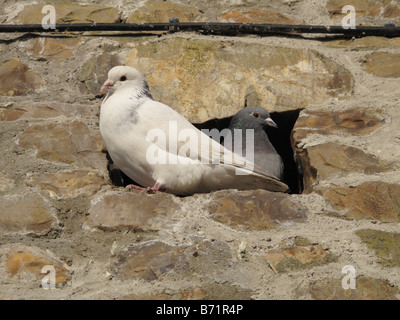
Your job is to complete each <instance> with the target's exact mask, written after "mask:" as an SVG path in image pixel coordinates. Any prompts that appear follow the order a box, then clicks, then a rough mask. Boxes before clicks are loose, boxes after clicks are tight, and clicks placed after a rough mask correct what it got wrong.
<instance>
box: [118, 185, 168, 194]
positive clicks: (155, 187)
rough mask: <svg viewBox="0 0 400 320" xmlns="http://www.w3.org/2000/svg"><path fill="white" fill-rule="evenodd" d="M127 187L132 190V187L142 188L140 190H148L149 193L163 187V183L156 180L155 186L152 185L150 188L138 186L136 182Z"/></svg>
mask: <svg viewBox="0 0 400 320" xmlns="http://www.w3.org/2000/svg"><path fill="white" fill-rule="evenodd" d="M125 188H126V189H129V190H132V189H135V190H140V191H142V190H146V191H147V192H148V193H155V192H156V191H158V190H160V188H161V183H159V182H156V183H155V184H154V186H152V187H151V188H150V187H147V188H143V187H139V186H137V185H135V184H128V185H127V186H126V187H125Z"/></svg>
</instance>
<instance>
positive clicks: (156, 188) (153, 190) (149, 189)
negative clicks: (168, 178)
mask: <svg viewBox="0 0 400 320" xmlns="http://www.w3.org/2000/svg"><path fill="white" fill-rule="evenodd" d="M160 188H161V183H159V182H156V183H155V184H154V186H152V187H151V188H147V189H146V190H147V192H149V193H155V192H156V191H158V190H160Z"/></svg>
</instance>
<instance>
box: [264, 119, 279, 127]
mask: <svg viewBox="0 0 400 320" xmlns="http://www.w3.org/2000/svg"><path fill="white" fill-rule="evenodd" d="M265 122H266V123H267V125H269V126H271V127H274V128H277V129H278V125H277V124H276V123H275V121H274V120H272V119H271V118H267V119H265Z"/></svg>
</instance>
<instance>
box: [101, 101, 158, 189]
mask: <svg viewBox="0 0 400 320" xmlns="http://www.w3.org/2000/svg"><path fill="white" fill-rule="evenodd" d="M115 100H116V99H114V95H113V96H111V97H110V98H108V99H107V101H106V103H105V104H103V105H102V106H101V112H100V133H101V136H102V138H103V140H104V143H105V145H106V148H107V151H108V153H109V154H110V157H111V159H112V160H113V162H114V163H115V165H116V166H117V167H118V168H119V169H120V170H121V171H122V172H124V173H125V174H126V175H127V176H128V177H130V178H131V179H132V180H134V181H135V182H136V183H139V184H140V185H142V186H146V187H147V186H150V187H151V186H153V185H154V180H153V179H152V170H153V168H152V167H151V165H150V164H149V162H148V161H147V159H146V150H147V149H148V147H149V146H150V142H148V141H146V133H147V130H146V128H144V127H143V124H141V122H140V121H138V119H137V113H136V109H137V108H132V104H131V103H130V100H129V99H128V100H127V99H125V100H121V99H119V100H117V101H115ZM124 103H125V104H126V105H125V104H124Z"/></svg>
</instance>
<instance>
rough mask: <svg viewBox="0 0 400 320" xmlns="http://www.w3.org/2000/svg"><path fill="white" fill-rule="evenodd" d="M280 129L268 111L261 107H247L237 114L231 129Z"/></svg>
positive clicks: (232, 121)
mask: <svg viewBox="0 0 400 320" xmlns="http://www.w3.org/2000/svg"><path fill="white" fill-rule="evenodd" d="M268 126H269V127H274V128H278V125H277V124H276V123H275V122H274V121H273V120H272V119H271V115H270V114H269V112H268V111H267V110H265V109H264V108H261V107H259V106H256V107H246V108H243V109H242V110H240V111H239V112H238V113H236V114H235V115H234V116H233V117H232V120H231V124H230V128H231V129H258V128H266V127H268Z"/></svg>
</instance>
